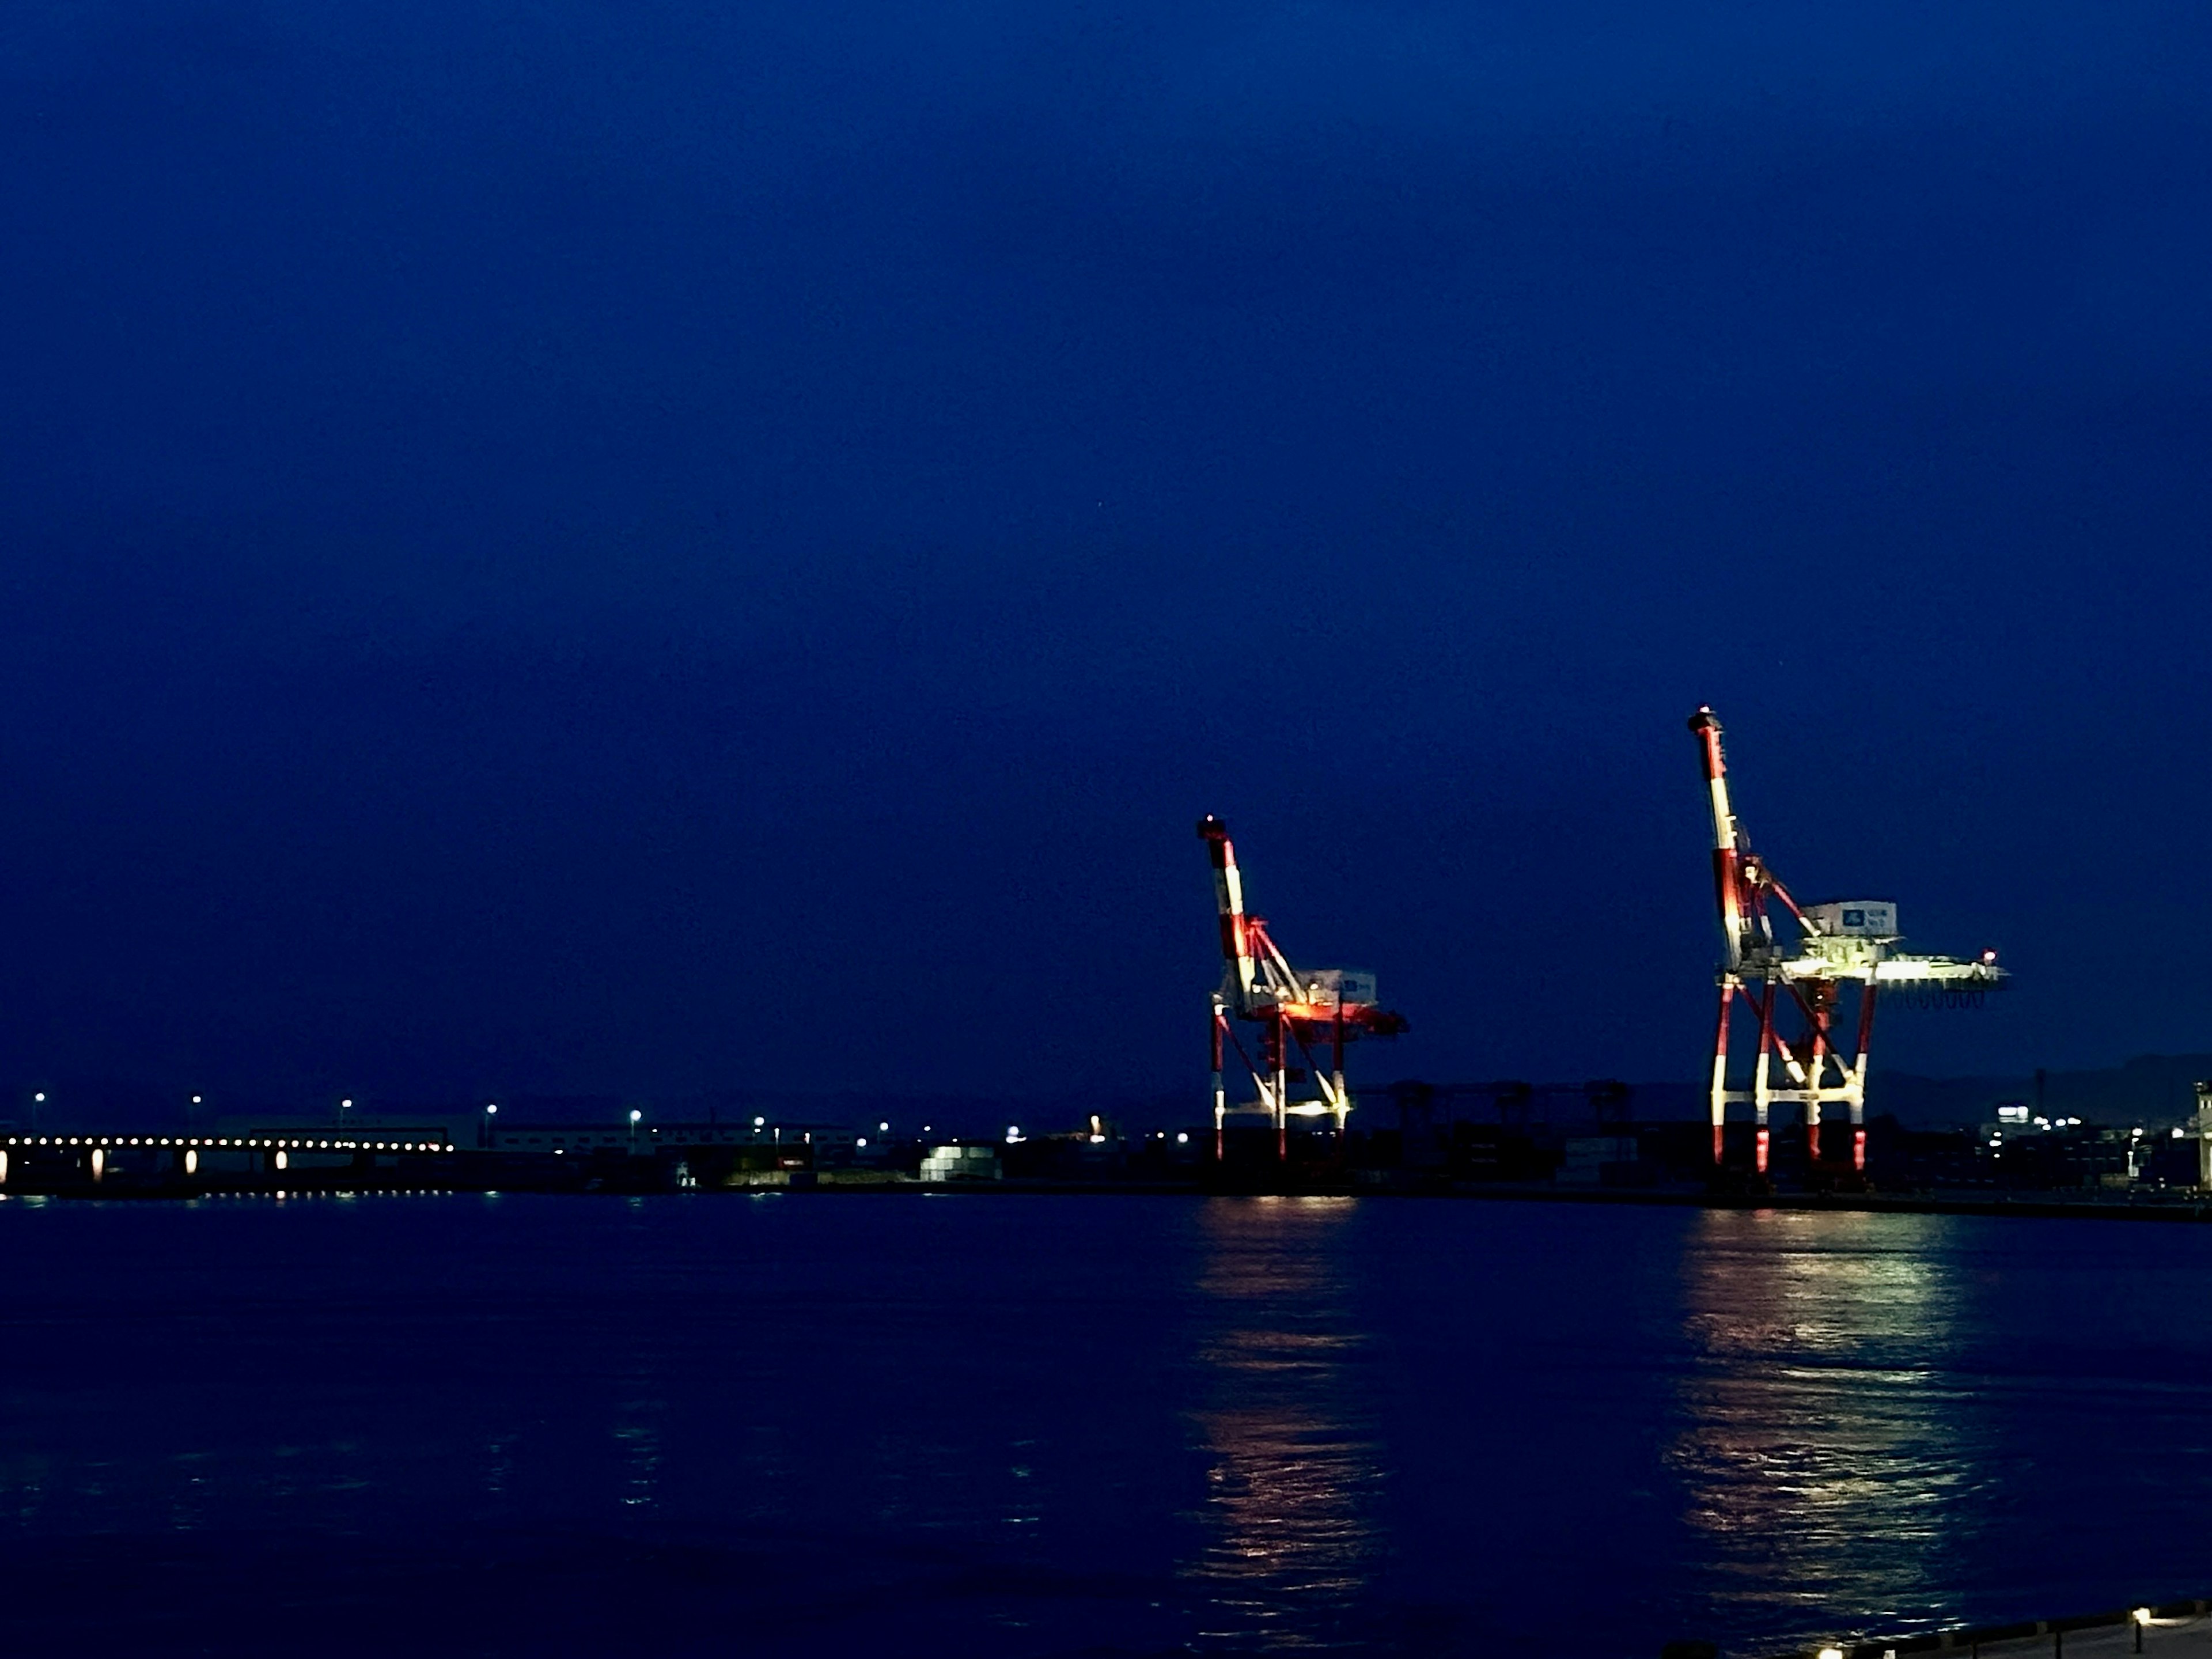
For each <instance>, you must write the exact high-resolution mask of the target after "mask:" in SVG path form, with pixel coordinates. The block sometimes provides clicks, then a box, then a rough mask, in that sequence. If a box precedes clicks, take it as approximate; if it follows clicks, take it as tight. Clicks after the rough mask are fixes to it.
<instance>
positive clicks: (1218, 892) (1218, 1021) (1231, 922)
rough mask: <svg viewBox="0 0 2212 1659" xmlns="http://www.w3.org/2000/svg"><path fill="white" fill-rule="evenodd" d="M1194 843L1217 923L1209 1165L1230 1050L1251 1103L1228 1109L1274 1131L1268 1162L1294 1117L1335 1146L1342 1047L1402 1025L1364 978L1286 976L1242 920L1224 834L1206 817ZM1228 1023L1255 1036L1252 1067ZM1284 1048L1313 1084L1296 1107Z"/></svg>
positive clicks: (1345, 1101)
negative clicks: (1198, 844) (1208, 863)
mask: <svg viewBox="0 0 2212 1659" xmlns="http://www.w3.org/2000/svg"><path fill="white" fill-rule="evenodd" d="M1198 834H1199V839H1200V840H1201V841H1203V842H1206V853H1207V856H1208V857H1209V859H1210V860H1212V865H1213V894H1214V899H1215V902H1216V908H1218V911H1219V913H1220V917H1221V957H1222V975H1221V988H1220V989H1219V990H1218V991H1216V992H1215V993H1214V994H1213V1154H1214V1157H1215V1158H1216V1159H1218V1158H1221V1156H1222V1155H1223V1152H1224V1151H1225V1145H1224V1139H1225V1134H1226V1133H1227V1130H1226V1123H1227V1119H1228V1116H1229V1113H1230V1111H1231V1107H1230V1104H1229V1097H1228V1092H1227V1090H1226V1088H1225V1085H1224V1084H1223V1082H1222V1070H1221V1068H1222V1062H1223V1059H1224V1056H1225V1054H1226V1053H1227V1052H1228V1051H1229V1050H1231V1049H1234V1050H1235V1052H1236V1054H1237V1058H1238V1059H1239V1060H1242V1061H1243V1065H1244V1069H1245V1070H1246V1071H1247V1072H1248V1073H1250V1074H1251V1078H1252V1085H1253V1087H1254V1089H1255V1091H1257V1094H1258V1098H1257V1099H1256V1100H1255V1102H1253V1103H1251V1104H1250V1105H1249V1106H1240V1107H1237V1108H1236V1110H1238V1111H1249V1112H1255V1113H1261V1114H1264V1115H1266V1116H1267V1120H1268V1121H1269V1122H1271V1123H1272V1124H1273V1126H1274V1130H1275V1155H1276V1157H1277V1158H1288V1157H1289V1156H1290V1120H1291V1118H1293V1117H1322V1116H1329V1117H1334V1119H1335V1121H1336V1129H1337V1133H1338V1135H1339V1136H1340V1137H1341V1136H1342V1134H1343V1133H1344V1127H1345V1120H1346V1117H1347V1116H1349V1115H1350V1114H1351V1111H1352V1096H1351V1094H1350V1093H1349V1091H1347V1090H1346V1087H1345V1082H1344V1047H1345V1044H1346V1043H1347V1042H1352V1041H1354V1040H1355V1039H1357V1038H1358V1036H1361V1035H1362V1034H1363V1033H1364V1034H1365V1035H1367V1036H1378V1037H1388V1036H1397V1035H1398V1034H1399V1033H1400V1032H1401V1031H1403V1030H1405V1029H1406V1022H1405V1020H1404V1018H1402V1017H1401V1016H1400V1015H1397V1014H1394V1013H1392V1012H1390V1011H1389V1010H1388V1009H1386V1008H1383V1007H1381V1006H1377V1005H1376V1000H1375V975H1372V974H1370V973H1363V972H1359V971H1357V970H1355V969H1347V968H1324V969H1318V970H1315V971H1310V972H1301V971H1300V970H1299V969H1296V968H1293V967H1292V966H1291V963H1290V959H1289V958H1288V957H1285V955H1284V954H1283V952H1282V951H1281V949H1280V948H1279V946H1278V945H1276V943H1275V941H1274V939H1273V937H1272V936H1271V935H1270V934H1269V933H1268V932H1267V922H1266V921H1264V920H1263V919H1261V917H1258V916H1255V915H1247V914H1246V913H1245V909H1244V877H1243V872H1241V871H1240V870H1239V869H1238V868H1237V849H1236V848H1235V847H1234V846H1232V845H1231V842H1230V840H1229V827H1228V826H1227V825H1226V824H1225V823H1222V821H1221V820H1220V819H1219V818H1217V817H1214V816H1213V815H1212V813H1208V814H1207V815H1206V817H1202V818H1200V820H1199V821H1198ZM1232 1018H1234V1019H1239V1020H1244V1021H1248V1022H1250V1023H1252V1024H1257V1025H1258V1026H1259V1028H1260V1031H1259V1044H1258V1046H1259V1049H1260V1055H1259V1059H1258V1060H1257V1062H1255V1061H1254V1060H1253V1059H1252V1058H1251V1057H1250V1056H1249V1055H1247V1054H1245V1052H1244V1045H1243V1043H1242V1042H1238V1041H1237V1032H1236V1030H1235V1028H1234V1027H1233V1026H1232V1025H1231V1024H1230V1021H1231V1019H1232ZM1323 1043H1326V1044H1327V1045H1328V1052H1329V1066H1328V1069H1327V1070H1326V1071H1324V1070H1322V1067H1321V1066H1318V1065H1317V1064H1316V1062H1315V1060H1314V1052H1313V1051H1314V1049H1315V1048H1317V1047H1319V1046H1320V1045H1322V1044H1323ZM1292 1048H1297V1051H1298V1053H1299V1054H1300V1055H1301V1056H1302V1057H1303V1058H1304V1060H1305V1065H1304V1067H1303V1068H1302V1069H1303V1071H1304V1073H1305V1075H1306V1076H1308V1077H1310V1078H1311V1079H1313V1084H1314V1091H1313V1093H1312V1095H1311V1096H1310V1097H1309V1098H1306V1099H1304V1100H1299V1101H1293V1100H1292V1099H1291V1083H1292V1081H1293V1080H1294V1068H1293V1067H1292V1066H1291V1049H1292Z"/></svg>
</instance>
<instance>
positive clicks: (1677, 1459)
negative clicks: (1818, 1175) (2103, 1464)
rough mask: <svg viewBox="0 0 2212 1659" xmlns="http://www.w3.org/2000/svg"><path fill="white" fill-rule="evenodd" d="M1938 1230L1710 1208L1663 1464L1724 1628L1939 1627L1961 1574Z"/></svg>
mask: <svg viewBox="0 0 2212 1659" xmlns="http://www.w3.org/2000/svg"><path fill="white" fill-rule="evenodd" d="M1941 1225H1942V1224H1941V1223H1936V1224H1934V1226H1933V1228H1931V1225H1930V1224H1929V1221H1928V1220H1926V1219H1925V1218H1911V1219H1910V1220H1905V1219H1903V1218H1892V1217H1884V1216H1874V1215H1863V1214H1833V1215H1831V1214H1805V1213H1802V1212H1801V1213H1792V1212H1758V1213H1747V1212H1728V1211H1706V1212H1702V1213H1701V1215H1700V1216H1699V1218H1698V1222H1697V1225H1696V1227H1695V1229H1694V1230H1693V1232H1692V1237H1691V1238H1690V1239H1689V1240H1688V1241H1687V1248H1686V1250H1685V1252H1684V1255H1683V1259H1682V1267H1683V1277H1684V1281H1685V1282H1684V1323H1685V1327H1686V1335H1687V1337H1688V1339H1689V1346H1690V1354H1691V1359H1690V1365H1689V1368H1688V1370H1687V1371H1686V1374H1685V1375H1684V1376H1683V1378H1682V1380H1681V1383H1680V1410H1681V1413H1682V1417H1683V1419H1684V1422H1683V1426H1682V1428H1681V1431H1680V1434H1679V1436H1678V1437H1676V1439H1675V1440H1674V1444H1673V1445H1672V1447H1671V1449H1670V1452H1669V1461H1670V1462H1671V1463H1672V1464H1673V1466H1674V1469H1675V1470H1676V1472H1677V1474H1679V1476H1680V1479H1681V1480H1682V1481H1683V1483H1684V1486H1685V1488H1686V1495H1687V1499H1688V1503H1687V1510H1686V1516H1685V1520H1686V1523H1687V1526H1688V1528H1689V1529H1690V1530H1691V1532H1692V1534H1693V1535H1698V1536H1702V1537H1703V1538H1704V1539H1705V1547H1704V1549H1703V1550H1702V1552H1700V1553H1701V1554H1702V1555H1703V1562H1702V1571H1701V1577H1703V1578H1704V1579H1705V1582H1706V1584H1707V1586H1708V1590H1707V1594H1708V1596H1709V1598H1710V1600H1711V1602H1712V1604H1713V1605H1714V1608H1715V1612H1716V1614H1717V1622H1718V1623H1719V1624H1721V1625H1723V1626H1741V1625H1743V1624H1744V1623H1746V1622H1747V1621H1748V1622H1752V1623H1754V1624H1760V1625H1769V1626H1772V1627H1773V1628H1776V1629H1778V1630H1780V1629H1784V1628H1789V1627H1790V1626H1792V1625H1802V1622H1803V1620H1805V1619H1806V1618H1811V1617H1815V1616H1826V1617H1828V1618H1832V1617H1834V1616H1835V1613H1836V1611H1837V1610H1838V1609H1850V1610H1851V1615H1850V1616H1853V1617H1856V1618H1857V1619H1859V1620H1863V1621H1865V1622H1867V1623H1869V1624H1870V1625H1872V1626H1879V1627H1881V1628H1885V1629H1896V1628H1898V1624H1899V1619H1900V1618H1905V1619H1908V1620H1911V1622H1928V1621H1929V1619H1930V1615H1931V1613H1932V1611H1933V1610H1935V1609H1938V1608H1941V1607H1943V1606H1944V1605H1945V1603H1946V1602H1947V1601H1948V1600H1949V1599H1950V1597H1949V1595H1948V1592H1947V1586H1948V1587H1955V1586H1956V1585H1957V1583H1958V1582H1959V1577H1960V1570H1961V1560H1960V1551H1961V1548H1962V1546H1963V1544H1964V1542H1965V1538H1964V1534H1963V1530H1962V1529H1963V1528H1966V1527H1967V1526H1969V1525H1971V1522H1968V1521H1967V1520H1966V1516H1967V1515H1968V1513H1969V1512H1970V1510H1971V1508H1972V1506H1971V1505H1970V1504H1967V1503H1966V1502H1965V1501H1963V1500H1965V1499H1966V1498H1969V1497H1971V1496H1972V1494H1973V1492H1974V1491H1975V1489H1976V1488H1977V1486H1979V1485H1980V1484H1982V1483H1983V1482H1984V1481H1985V1480H1986V1479H1987V1475H1986V1473H1985V1472H1984V1471H1980V1470H1978V1466H1977V1462H1976V1456H1975V1452H1974V1449H1973V1446H1972V1443H1970V1442H1969V1441H1968V1440H1967V1439H1966V1438H1965V1437H1963V1430H1964V1427H1965V1425H1964V1424H1963V1422H1962V1414H1963V1413H1966V1412H1967V1411H1968V1410H1970V1408H1971V1407H1972V1401H1971V1400H1970V1399H1969V1398H1968V1397H1967V1396H1966V1395H1965V1394H1964V1393H1963V1392H1962V1390H1961V1389H1960V1386H1959V1384H1958V1382H1957V1380H1956V1377H1955V1375H1954V1361H1955V1349H1956V1346H1957V1334H1956V1332H1955V1330H1954V1316H1955V1310H1956V1309H1957V1306H1958V1304H1959V1301H1960V1294H1961V1287H1960V1285H1958V1284H1957V1283H1955V1282H1954V1278H1955V1270H1954V1267H1953V1265H1952V1264H1953V1258H1952V1256H1951V1255H1949V1254H1948V1253H1947V1252H1946V1251H1945V1250H1944V1249H1942V1248H1941V1240H1940V1239H1939V1238H1935V1237H1930V1233H1931V1231H1940V1228H1941Z"/></svg>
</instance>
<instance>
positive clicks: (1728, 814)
mask: <svg viewBox="0 0 2212 1659" xmlns="http://www.w3.org/2000/svg"><path fill="white" fill-rule="evenodd" d="M1690 730H1691V732H1692V733H1693V734H1694V735H1695V736H1696V738H1697V739H1698V748H1699V754H1700V755H1701V756H1702V757H1703V758H1704V762H1705V787H1706V791H1707V793H1708V794H1709V795H1710V796H1711V804H1712V812H1713V890H1714V896H1715V897H1716V898H1717V900H1718V902H1719V905H1720V920H1721V938H1722V945H1723V950H1722V957H1721V965H1720V970H1719V974H1718V976H1717V977H1718V981H1719V985H1720V993H1721V999H1720V1020H1719V1030H1718V1032H1717V1036H1716V1037H1715V1039H1714V1043H1713V1073H1712V1099H1711V1106H1712V1122H1713V1165H1714V1167H1715V1168H1716V1169H1718V1168H1719V1167H1720V1166H1721V1164H1722V1162H1723V1149H1722V1139H1723V1130H1724V1127H1725V1125H1726V1121H1727V1113H1728V1108H1729V1105H1730V1104H1732V1103H1733V1104H1743V1103H1749V1105H1750V1106H1751V1108H1752V1111H1753V1118H1754V1121H1755V1127H1756V1131H1757V1133H1756V1137H1755V1139H1754V1141H1753V1164H1754V1167H1755V1168H1756V1170H1757V1171H1758V1173H1759V1175H1761V1176H1764V1175H1765V1173H1766V1165H1767V1156H1768V1139H1767V1137H1768V1133H1769V1126H1768V1116H1769V1114H1770V1112H1771V1110H1772V1109H1773V1108H1774V1107H1775V1106H1776V1105H1778V1104H1781V1105H1802V1107H1803V1109H1804V1113H1805V1140H1806V1151H1807V1155H1808V1157H1809V1158H1811V1160H1812V1162H1813V1164H1814V1167H1815V1168H1818V1166H1819V1164H1820V1117H1821V1109H1822V1108H1823V1107H1824V1106H1827V1105H1830V1104H1837V1105H1842V1106H1845V1107H1848V1108H1849V1109H1850V1123H1851V1168H1852V1170H1854V1171H1856V1172H1863V1171H1864V1170H1865V1169H1866V1082H1867V1054H1868V1049H1869V1045H1870V1043H1871V1042H1873V1039H1874V1011H1875V1000H1876V999H1877V997H1878V996H1879V994H1880V993H1881V991H1883V990H1885V989H1889V988H1893V987H1894V988H1899V989H1909V990H1919V991H1936V992H1941V993H1944V994H1949V995H1968V996H1978V995H1979V994H1981V993H1982V992H1984V991H1993V990H1996V989H1998V988H1999V987H2002V985H2003V984H2004V982H2005V981H2006V979H2007V978H2008V975H2007V974H2006V972H2005V970H2004V969H2002V968H2000V967H1998V966H1997V953H1996V951H1983V952H1982V953H1981V954H1980V955H1979V956H1978V957H1974V958H1972V959H1971V960H1962V959H1960V958H1959V957H1933V956H1913V955H1908V954H1906V953H1905V952H1903V951H1899V949H1898V948H1897V946H1898V945H1899V941H1900V939H1901V938H1902V935H1901V933H1899V928H1898V925H1897V906H1896V905H1895V904H1894V903H1893V902H1890V901H1889V900H1887V899H1844V900H1833V901H1831V902H1827V903H1823V904H1800V903H1798V902H1797V901H1796V899H1794V898H1792V897H1791V896H1790V890H1789V889H1788V888H1786V887H1784V885H1783V884H1782V883H1781V882H1780V881H1779V880H1778V878H1776V876H1775V874H1774V872H1773V871H1772V870H1771V869H1770V868H1769V867H1768V866H1767V864H1766V861H1765V860H1764V859H1762V858H1761V857H1760V856H1759V854H1756V853H1754V852H1753V851H1752V850H1751V838H1750V837H1749V836H1747V835H1746V834H1745V833H1744V830H1743V827H1742V826H1741V824H1740V823H1737V822H1736V817H1735V810H1734V808H1733V807H1732V805H1730V803H1729V786H1728V767H1727V764H1726V763H1725V762H1724V760H1723V757H1722V753H1721V723H1720V720H1719V719H1718V718H1717V716H1716V715H1715V714H1714V713H1713V711H1712V710H1711V708H1699V710H1698V712H1697V713H1696V714H1692V715H1691V716H1690ZM1770 900H1771V901H1772V902H1774V903H1775V904H1776V905H1777V906H1778V907H1779V908H1781V909H1782V910H1783V911H1785V912H1787V914H1788V915H1789V918H1790V921H1791V922H1793V923H1794V924H1795V925H1796V937H1795V938H1794V939H1791V938H1777V936H1776V934H1775V930H1774V918H1773V917H1772V916H1771V915H1770V914H1769V912H1768V908H1767V906H1768V902H1769V901H1770ZM1845 984H1856V985H1857V987H1859V992H1858V1011H1857V1012H1858V1022H1857V1024H1858V1030H1857V1042H1856V1045H1855V1049H1854V1052H1852V1053H1850V1054H1845V1053H1844V1051H1843V1049H1842V1048H1839V1047H1838V1043H1837V1036H1836V1024H1837V1004H1838V989H1839V987H1841V986H1843V985H1845ZM1739 996H1740V997H1741V998H1742V999H1743V1000H1745V1002H1746V1003H1747V1004H1748V1005H1749V1006H1750V1009H1751V1011H1752V1012H1753V1013H1754V1014H1755V1015H1756V1016H1757V1018H1758V1022H1759V1046H1758V1048H1757V1050H1756V1054H1755V1058H1754V1060H1753V1066H1752V1073H1751V1085H1750V1086H1749V1087H1748V1088H1732V1087H1730V1086H1729V1016H1730V1014H1731V1013H1732V1012H1734V1008H1735V1000H1736V999H1737V998H1738V997H1739ZM1785 1017H1788V1018H1789V1024H1790V1025H1792V1026H1793V1027H1794V1028H1795V1030H1794V1032H1793V1033H1790V1034H1785V1033H1784V1030H1782V1029H1781V1022H1782V1021H1783V1019H1784V1018H1785ZM1773 1060H1780V1061H1781V1062H1782V1067H1783V1071H1784V1074H1785V1077H1786V1079H1787V1080H1786V1082H1785V1083H1784V1084H1783V1085H1781V1086H1779V1087H1778V1086H1777V1085H1776V1084H1775V1082H1774V1079H1773V1074H1772V1071H1771V1062H1772V1061H1773Z"/></svg>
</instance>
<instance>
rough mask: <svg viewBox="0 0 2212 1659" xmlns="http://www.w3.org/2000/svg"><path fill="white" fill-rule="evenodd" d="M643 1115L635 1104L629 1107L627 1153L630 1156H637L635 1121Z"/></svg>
mask: <svg viewBox="0 0 2212 1659" xmlns="http://www.w3.org/2000/svg"><path fill="white" fill-rule="evenodd" d="M644 1115H645V1114H644V1113H643V1112H641V1111H639V1110H638V1109H637V1108H636V1107H635V1106H633V1107H631V1108H630V1109H629V1155H630V1156H631V1157H632V1158H635V1157H636V1156H637V1121H638V1119H640V1118H641V1117H643V1116H644Z"/></svg>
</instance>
